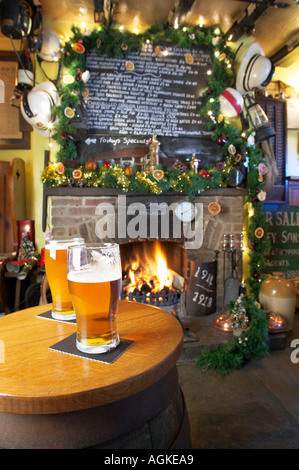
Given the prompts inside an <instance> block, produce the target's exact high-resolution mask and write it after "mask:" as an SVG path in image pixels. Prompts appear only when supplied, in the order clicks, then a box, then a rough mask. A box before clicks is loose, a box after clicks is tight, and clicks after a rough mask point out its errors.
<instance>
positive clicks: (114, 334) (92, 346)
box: [67, 243, 122, 354]
mask: <svg viewBox="0 0 299 470" xmlns="http://www.w3.org/2000/svg"><path fill="white" fill-rule="evenodd" d="M121 274H122V271H121V261H120V250H119V245H117V244H116V243H101V244H99V245H91V244H85V245H82V246H70V247H69V248H68V274H67V277H68V284H69V291H70V295H71V299H72V302H73V305H74V309H75V312H76V323H77V337H76V347H77V348H78V349H79V351H83V352H87V353H91V354H97V353H105V352H107V351H110V350H111V349H114V348H115V347H116V346H117V345H118V344H119V336H118V329H117V311H118V301H119V296H120V289H121Z"/></svg>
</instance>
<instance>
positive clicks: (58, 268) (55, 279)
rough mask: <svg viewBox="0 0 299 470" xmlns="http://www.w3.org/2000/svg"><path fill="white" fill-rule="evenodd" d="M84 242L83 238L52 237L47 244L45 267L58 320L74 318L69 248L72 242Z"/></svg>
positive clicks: (53, 314) (54, 311) (54, 316)
mask: <svg viewBox="0 0 299 470" xmlns="http://www.w3.org/2000/svg"><path fill="white" fill-rule="evenodd" d="M81 243H84V239H83V238H70V239H67V240H54V239H51V240H49V241H48V242H47V243H46V246H45V267H46V275H47V279H48V282H49V286H50V290H51V295H52V317H53V318H55V319H56V320H74V319H75V318H76V315H75V312H74V307H73V304H72V301H71V298H70V294H69V289H68V282H67V249H68V246H70V245H71V244H76V245H78V244H81Z"/></svg>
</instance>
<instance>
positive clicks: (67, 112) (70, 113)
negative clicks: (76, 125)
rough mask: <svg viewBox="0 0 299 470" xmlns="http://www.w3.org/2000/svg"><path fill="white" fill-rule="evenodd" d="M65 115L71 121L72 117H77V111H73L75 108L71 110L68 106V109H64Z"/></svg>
mask: <svg viewBox="0 0 299 470" xmlns="http://www.w3.org/2000/svg"><path fill="white" fill-rule="evenodd" d="M64 115H65V116H66V117H68V118H69V119H71V118H72V117H74V116H75V111H74V110H73V108H70V107H69V106H67V107H66V108H64Z"/></svg>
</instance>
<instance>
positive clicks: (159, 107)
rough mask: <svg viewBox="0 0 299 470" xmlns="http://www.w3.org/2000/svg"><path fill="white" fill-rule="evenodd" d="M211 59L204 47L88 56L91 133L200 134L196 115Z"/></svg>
mask: <svg viewBox="0 0 299 470" xmlns="http://www.w3.org/2000/svg"><path fill="white" fill-rule="evenodd" d="M157 51H158V55H157ZM165 51H166V52H167V55H164V54H163V52H164V53H165ZM212 60H213V54H212V50H211V49H210V48H208V47H206V46H201V47H196V48H192V50H190V51H187V50H186V49H179V48H177V47H175V46H170V45H167V48H165V49H164V48H163V47H162V46H158V45H156V46H154V45H151V44H150V45H146V46H145V48H144V49H143V51H142V52H141V53H133V54H128V55H127V56H126V57H125V58H120V59H115V58H111V59H110V58H108V57H103V56H98V55H97V54H96V53H95V52H92V53H90V54H88V55H87V58H86V67H87V69H88V70H89V71H90V80H89V82H88V89H89V91H90V98H89V99H88V101H87V110H88V116H89V120H88V123H89V129H90V130H91V133H97V134H114V135H147V134H149V135H151V134H159V135H161V136H175V137H182V136H193V137H195V136H202V135H205V133H206V130H205V124H204V122H203V119H202V117H201V116H200V115H199V114H198V110H199V108H200V106H201V96H202V92H203V90H204V88H205V87H206V85H207V71H208V70H209V69H211V67H212V63H213V62H212Z"/></svg>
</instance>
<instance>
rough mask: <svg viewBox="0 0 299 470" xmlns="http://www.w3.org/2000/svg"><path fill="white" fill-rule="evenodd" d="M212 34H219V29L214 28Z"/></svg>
mask: <svg viewBox="0 0 299 470" xmlns="http://www.w3.org/2000/svg"><path fill="white" fill-rule="evenodd" d="M214 34H216V36H218V34H220V29H219V28H216V29H214Z"/></svg>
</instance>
